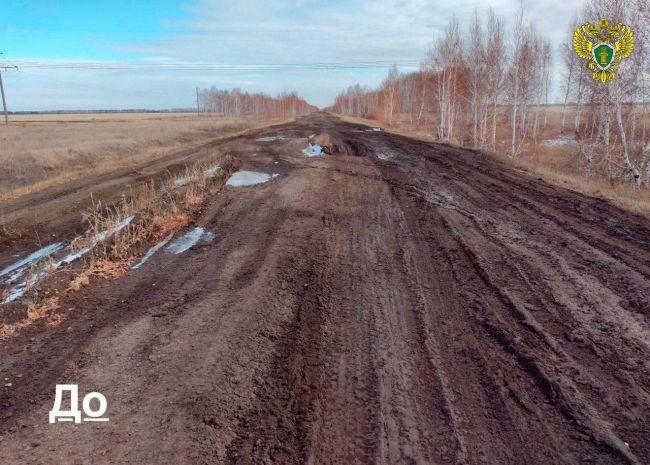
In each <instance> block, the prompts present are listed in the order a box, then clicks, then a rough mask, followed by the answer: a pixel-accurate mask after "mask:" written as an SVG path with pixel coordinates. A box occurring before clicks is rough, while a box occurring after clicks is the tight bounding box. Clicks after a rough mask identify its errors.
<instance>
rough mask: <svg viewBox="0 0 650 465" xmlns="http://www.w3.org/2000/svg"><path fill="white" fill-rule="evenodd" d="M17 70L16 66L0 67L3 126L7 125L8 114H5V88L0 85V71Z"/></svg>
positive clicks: (0, 73) (0, 74)
mask: <svg viewBox="0 0 650 465" xmlns="http://www.w3.org/2000/svg"><path fill="white" fill-rule="evenodd" d="M3 69H4V70H7V69H18V67H17V66H0V93H1V94H2V108H3V109H4V112H5V124H9V113H8V112H7V99H6V98H5V88H4V86H3V85H2V70H3Z"/></svg>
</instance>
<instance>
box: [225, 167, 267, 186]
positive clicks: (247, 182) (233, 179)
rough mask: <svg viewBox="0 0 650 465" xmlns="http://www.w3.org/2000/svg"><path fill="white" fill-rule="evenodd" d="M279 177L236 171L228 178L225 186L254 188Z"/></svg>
mask: <svg viewBox="0 0 650 465" xmlns="http://www.w3.org/2000/svg"><path fill="white" fill-rule="evenodd" d="M276 176H279V175H278V174H268V173H258V172H255V171H237V172H236V173H235V174H233V175H232V176H230V178H229V179H228V182H226V185H227V186H233V187H241V186H255V185H257V184H262V183H265V182H267V181H270V180H271V179H273V178H275V177H276Z"/></svg>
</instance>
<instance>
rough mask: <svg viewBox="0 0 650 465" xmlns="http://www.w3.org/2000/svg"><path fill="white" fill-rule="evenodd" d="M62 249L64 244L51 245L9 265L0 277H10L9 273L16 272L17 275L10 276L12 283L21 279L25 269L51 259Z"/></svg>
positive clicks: (0, 272)
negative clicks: (42, 259)
mask: <svg viewBox="0 0 650 465" xmlns="http://www.w3.org/2000/svg"><path fill="white" fill-rule="evenodd" d="M62 248H63V243H62V242H55V243H54V244H50V245H48V246H46V247H43V248H42V249H40V250H37V251H36V252H34V253H32V254H30V255H28V256H27V257H25V258H23V259H22V260H18V261H17V262H16V263H13V264H11V265H9V266H8V267H7V268H5V269H4V270H2V271H0V276H5V275H8V274H9V273H12V272H13V271H16V273H14V274H12V275H11V276H10V281H13V280H15V279H17V278H19V277H20V276H21V275H22V274H23V273H24V271H25V270H24V268H26V267H28V266H29V265H31V264H32V263H35V262H37V261H39V260H40V259H41V258H45V257H49V256H50V255H52V254H53V253H55V252H57V251H59V250H61V249H62Z"/></svg>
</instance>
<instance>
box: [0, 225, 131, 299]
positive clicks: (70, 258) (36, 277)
mask: <svg viewBox="0 0 650 465" xmlns="http://www.w3.org/2000/svg"><path fill="white" fill-rule="evenodd" d="M133 218H134V217H133V216H129V217H128V218H125V219H124V220H123V221H121V222H120V223H119V224H117V225H116V226H114V227H112V228H111V229H108V230H106V231H102V232H101V233H99V234H97V235H95V236H93V237H92V238H90V243H89V245H88V246H86V247H84V248H83V249H81V250H79V251H77V252H73V253H69V254H68V255H66V256H64V257H63V258H62V259H60V260H58V261H57V262H56V263H54V264H53V265H52V266H49V265H45V266H41V267H40V268H39V269H38V270H37V271H35V272H34V273H33V274H32V276H31V278H29V279H28V280H26V281H23V282H22V283H20V284H18V285H17V286H15V287H13V288H12V289H11V290H10V291H9V296H8V297H7V298H6V299H5V300H4V301H2V302H1V303H3V304H6V303H9V302H13V301H15V300H18V299H19V298H21V297H22V296H23V295H24V294H25V292H27V290H28V289H29V288H30V287H32V286H34V285H35V284H37V283H38V282H39V281H41V280H42V279H43V278H45V277H46V276H47V275H48V273H49V270H50V269H53V270H58V269H59V268H61V267H62V266H64V265H67V264H70V263H72V262H74V261H76V260H78V259H80V258H81V257H83V256H84V255H86V254H87V253H88V252H90V251H91V250H92V249H93V248H94V247H95V246H96V245H97V244H99V243H100V242H101V241H103V240H105V239H107V238H108V237H110V236H112V235H113V234H116V233H118V232H119V231H121V230H122V229H124V228H125V227H127V226H128V225H129V223H131V221H133ZM52 245H54V244H52ZM68 248H70V247H68ZM60 249H61V247H58V248H57V249H56V250H55V251H53V252H50V255H52V254H53V253H55V252H57V251H59V250H60ZM27 258H29V257H27ZM21 274H22V273H21ZM21 274H18V273H17V272H16V273H14V274H13V275H12V276H11V277H13V278H14V279H16V278H18V277H19V276H20V275H21Z"/></svg>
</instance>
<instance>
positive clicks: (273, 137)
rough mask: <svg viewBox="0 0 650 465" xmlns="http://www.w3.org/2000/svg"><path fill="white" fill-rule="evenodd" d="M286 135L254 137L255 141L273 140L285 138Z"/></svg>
mask: <svg viewBox="0 0 650 465" xmlns="http://www.w3.org/2000/svg"><path fill="white" fill-rule="evenodd" d="M286 139H287V137H285V136H266V137H259V138H257V139H255V140H256V141H257V142H275V141H278V140H286Z"/></svg>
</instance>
